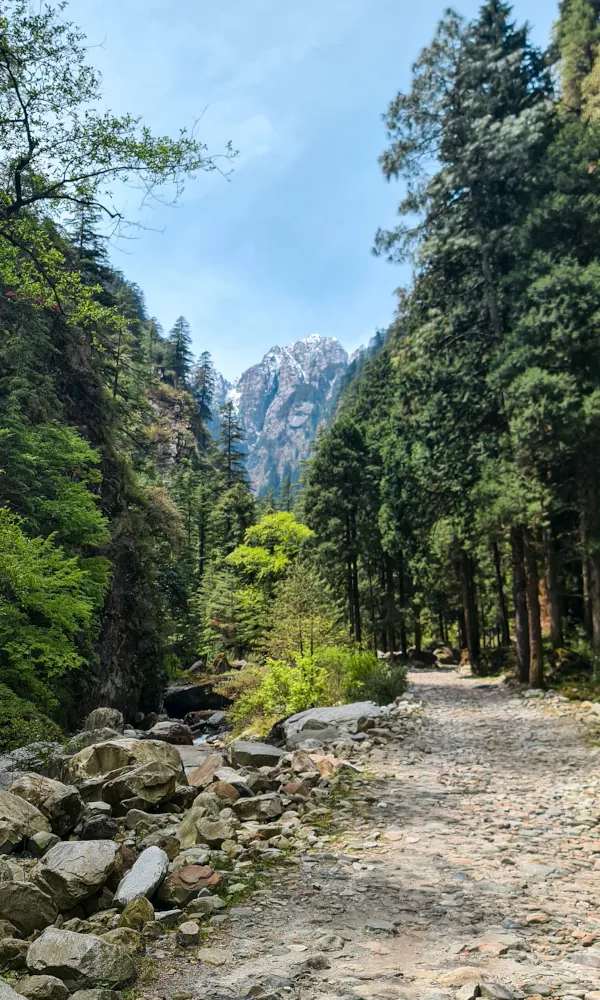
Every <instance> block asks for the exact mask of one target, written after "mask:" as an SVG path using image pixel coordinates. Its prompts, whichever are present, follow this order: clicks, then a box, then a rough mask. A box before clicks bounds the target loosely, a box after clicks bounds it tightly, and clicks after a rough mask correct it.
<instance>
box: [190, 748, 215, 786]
mask: <svg viewBox="0 0 600 1000" xmlns="http://www.w3.org/2000/svg"><path fill="white" fill-rule="evenodd" d="M222 766H223V757H221V755H220V754H210V756H209V757H207V758H206V760H204V761H203V762H202V763H201V764H200V767H197V768H196V769H195V770H194V771H190V773H189V774H188V776H187V779H188V782H189V784H190V785H192V786H193V787H194V788H206V786H207V785H210V783H211V781H212V780H213V778H214V776H215V774H216V772H217V771H218V770H219V768H220V767H222Z"/></svg>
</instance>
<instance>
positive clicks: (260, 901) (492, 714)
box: [147, 671, 600, 1000]
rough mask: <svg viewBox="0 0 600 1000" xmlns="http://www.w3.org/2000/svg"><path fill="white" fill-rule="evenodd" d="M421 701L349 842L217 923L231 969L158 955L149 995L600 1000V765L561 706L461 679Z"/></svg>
mask: <svg viewBox="0 0 600 1000" xmlns="http://www.w3.org/2000/svg"><path fill="white" fill-rule="evenodd" d="M411 690H412V691H413V692H415V693H416V694H418V695H419V696H420V697H422V698H423V700H424V702H425V708H424V713H423V716H422V726H421V728H420V730H418V731H416V732H414V733H413V734H411V735H409V736H407V737H406V738H405V739H404V740H403V741H393V742H391V743H389V744H387V745H386V746H385V747H382V748H380V749H377V750H375V751H373V752H372V753H371V756H370V758H369V768H370V769H371V770H372V771H373V772H374V775H375V776H374V777H369V778H365V777H363V779H361V780H360V781H358V782H357V783H356V785H355V787H354V790H353V792H352V795H351V796H350V797H349V798H350V799H351V800H352V808H350V804H349V803H348V802H346V803H344V802H342V803H341V804H338V807H337V809H338V813H337V815H338V816H340V817H343V816H344V815H346V816H347V817H348V819H347V820H346V821H345V822H344V821H343V820H340V821H339V822H340V826H341V828H342V832H340V833H339V834H336V835H335V836H332V837H331V838H330V839H329V841H328V842H327V843H326V844H322V845H321V846H318V847H316V848H315V849H314V850H313V851H312V852H311V853H310V854H306V855H302V856H297V857H296V858H294V859H288V862H287V863H286V865H280V866H279V867H278V868H276V869H274V870H273V871H272V872H270V873H269V874H268V875H267V876H266V877H265V878H264V880H263V882H264V888H263V889H260V890H259V891H258V892H256V893H255V894H254V895H253V896H252V898H251V900H250V901H249V902H246V903H245V904H244V905H243V906H241V907H237V908H234V909H233V910H232V911H230V917H229V918H228V919H227V922H226V923H223V924H222V925H221V926H218V927H214V930H213V934H212V936H211V940H210V942H206V943H207V944H208V943H209V944H210V946H211V947H214V948H217V949H220V950H221V952H220V953H219V952H217V954H216V956H215V958H216V960H217V961H221V960H222V961H223V962H224V964H222V965H219V966H217V967H212V968H208V967H207V966H206V965H204V964H201V963H199V962H198V960H197V958H195V957H193V956H191V955H190V957H187V956H184V955H181V953H179V954H177V953H176V951H175V948H174V946H173V951H172V952H171V951H169V950H163V951H159V956H158V957H159V958H160V959H161V963H162V968H163V970H164V973H165V975H164V978H163V979H162V980H161V984H160V988H159V989H158V992H157V994H156V995H165V994H166V995H168V996H179V997H180V1000H184V998H185V997H186V996H189V997H191V996H194V997H196V996H198V997H206V998H207V1000H208V998H211V1000H217V998H218V997H219V996H230V997H238V996H248V995H250V996H257V997H261V996H272V995H273V994H276V995H279V996H290V997H292V998H294V997H303V998H304V997H324V998H327V997H333V996H335V997H343V998H349V1000H350V998H353V997H364V998H370V997H374V998H381V1000H401V998H413V997H415V998H419V1000H426V998H427V1000H442V998H445V997H449V998H454V997H455V996H456V995H458V996H459V997H461V998H462V997H463V996H464V997H468V996H469V995H470V994H469V990H468V989H463V992H460V993H459V992H458V991H459V989H460V988H461V983H464V982H465V981H466V979H467V978H468V975H469V974H468V973H463V974H462V975H461V974H460V973H459V974H455V975H451V974H449V973H452V972H453V971H454V970H456V969H458V968H461V969H462V968H463V967H465V966H471V967H476V970H478V971H477V975H478V976H479V978H480V979H483V978H484V977H485V978H488V979H490V980H493V981H494V982H495V983H497V984H503V985H504V987H506V988H507V992H502V989H500V988H498V987H489V988H487V987H486V989H487V993H486V992H485V990H484V991H483V992H484V995H487V996H495V997H498V998H502V997H510V996H516V997H521V996H532V995H537V996H548V997H554V996H561V997H580V998H582V997H588V996H590V995H591V1000H597V998H598V1000H600V827H599V826H597V825H596V824H597V823H598V822H599V821H600V801H599V799H598V788H599V784H600V776H599V772H598V754H599V753H600V751H599V750H597V749H595V748H590V747H588V746H586V744H585V741H584V731H583V728H582V726H581V725H580V724H579V723H578V722H577V721H576V719H575V718H574V715H573V713H572V711H571V709H570V708H569V707H568V706H566V705H563V704H560V703H557V702H556V700H555V701H554V702H553V701H551V700H549V699H531V700H525V699H523V698H521V697H517V696H515V695H511V694H509V693H507V692H506V691H505V690H504V689H501V688H500V687H498V686H497V685H495V684H492V685H486V684H482V683H481V682H477V681H476V680H464V679H459V678H458V677H457V676H456V674H455V673H454V672H451V671H448V672H431V673H425V672H423V673H413V674H412V675H411ZM596 838H598V839H596ZM241 881H243V879H241ZM596 938H597V939H598V945H597V946H595V944H594V941H595V939H596ZM594 990H598V991H599V992H598V993H595V992H591V991H594ZM508 991H510V992H508ZM153 993H154V987H151V988H148V990H147V995H148V996H150V995H152V994H153Z"/></svg>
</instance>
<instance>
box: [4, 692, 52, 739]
mask: <svg viewBox="0 0 600 1000" xmlns="http://www.w3.org/2000/svg"><path fill="white" fill-rule="evenodd" d="M62 739H64V734H63V733H62V732H61V730H60V729H59V727H58V726H57V725H56V723H55V722H52V720H51V719H49V718H48V717H47V716H46V715H43V714H42V712H40V711H39V709H38V708H36V706H35V705H33V704H32V702H30V701H25V699H24V698H19V696H18V695H16V694H15V693H14V691H11V689H10V688H8V687H6V685H5V684H0V753H8V752H9V751H10V750H15V749H16V748H17V747H23V746H28V745H30V744H31V743H37V742H40V741H43V742H47V741H50V742H59V741H60V740H62Z"/></svg>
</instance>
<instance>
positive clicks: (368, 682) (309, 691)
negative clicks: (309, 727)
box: [219, 647, 406, 734]
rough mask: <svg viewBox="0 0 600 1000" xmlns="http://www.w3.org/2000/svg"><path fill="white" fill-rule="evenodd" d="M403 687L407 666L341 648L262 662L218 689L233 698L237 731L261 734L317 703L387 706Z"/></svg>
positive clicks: (400, 692) (403, 689)
mask: <svg viewBox="0 0 600 1000" xmlns="http://www.w3.org/2000/svg"><path fill="white" fill-rule="evenodd" d="M405 690H406V669H405V668H404V667H401V666H395V665H394V666H390V665H389V664H388V663H386V662H385V661H382V660H378V659H377V657H376V655H375V654H374V653H367V652H363V651H360V650H351V649H347V648H345V647H332V648H325V649H318V650H316V652H315V653H314V655H313V656H300V655H299V654H297V653H296V654H293V655H292V656H290V657H289V658H288V659H286V660H267V663H266V664H265V665H264V666H261V667H249V668H248V669H246V670H243V671H241V672H240V673H238V674H235V675H234V674H230V675H228V677H227V678H224V682H223V683H222V684H221V685H220V687H219V692H220V693H221V694H223V695H225V696H226V697H228V698H232V699H233V700H234V706H233V709H232V711H231V717H232V720H233V723H234V727H235V729H236V731H237V732H239V731H240V730H241V729H244V727H247V726H251V727H252V728H253V730H254V731H255V732H257V733H261V734H262V733H266V732H268V730H269V729H270V728H271V726H272V725H273V723H274V722H276V721H277V720H278V719H281V718H285V717H286V716H288V715H294V714H295V713H296V712H303V711H305V710H306V709H308V708H313V707H315V706H317V705H323V706H326V705H335V704H340V703H344V702H349V701H357V700H369V701H375V702H376V703H377V704H378V705H385V704H388V703H389V702H390V701H393V700H394V698H397V697H398V696H399V695H401V694H403V692H404V691H405Z"/></svg>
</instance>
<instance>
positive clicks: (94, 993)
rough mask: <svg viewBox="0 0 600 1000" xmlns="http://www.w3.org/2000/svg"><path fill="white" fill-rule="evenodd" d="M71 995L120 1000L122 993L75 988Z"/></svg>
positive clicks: (81, 999) (83, 999)
mask: <svg viewBox="0 0 600 1000" xmlns="http://www.w3.org/2000/svg"><path fill="white" fill-rule="evenodd" d="M71 997H72V998H73V997H74V998H75V1000H122V994H121V993H118V992H117V990H102V989H96V990H76V992H75V993H72V994H71ZM0 1000H2V998H1V997H0Z"/></svg>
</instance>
